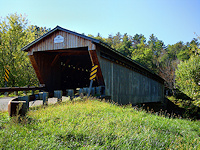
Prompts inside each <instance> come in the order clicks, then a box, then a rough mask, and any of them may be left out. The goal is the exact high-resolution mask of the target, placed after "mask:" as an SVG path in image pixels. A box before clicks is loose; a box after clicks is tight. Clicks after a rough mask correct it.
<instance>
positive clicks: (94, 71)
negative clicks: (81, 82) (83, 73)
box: [88, 65, 98, 97]
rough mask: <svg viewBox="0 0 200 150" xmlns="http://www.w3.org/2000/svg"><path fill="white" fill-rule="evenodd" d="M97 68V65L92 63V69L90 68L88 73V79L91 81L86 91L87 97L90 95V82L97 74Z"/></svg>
mask: <svg viewBox="0 0 200 150" xmlns="http://www.w3.org/2000/svg"><path fill="white" fill-rule="evenodd" d="M97 68H98V65H93V66H92V69H91V73H90V80H91V81H90V87H89V91H88V97H89V96H90V92H91V90H92V83H93V81H94V80H95V78H96V75H97Z"/></svg>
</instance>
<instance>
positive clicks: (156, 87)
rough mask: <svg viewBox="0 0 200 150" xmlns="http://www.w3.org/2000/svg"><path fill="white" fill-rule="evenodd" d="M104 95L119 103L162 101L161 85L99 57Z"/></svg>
mask: <svg viewBox="0 0 200 150" xmlns="http://www.w3.org/2000/svg"><path fill="white" fill-rule="evenodd" d="M99 63H100V66H101V70H102V74H103V77H104V82H105V89H106V95H110V96H111V98H112V100H114V101H116V102H118V103H120V104H128V103H133V104H136V103H145V102H162V101H163V99H164V97H163V94H162V93H163V85H162V84H161V83H159V82H157V81H155V80H153V79H150V78H148V77H146V76H144V75H142V74H139V73H136V72H134V71H133V70H130V69H128V68H125V67H123V66H121V65H118V64H116V63H113V62H111V61H109V60H107V59H105V58H102V57H100V58H99Z"/></svg>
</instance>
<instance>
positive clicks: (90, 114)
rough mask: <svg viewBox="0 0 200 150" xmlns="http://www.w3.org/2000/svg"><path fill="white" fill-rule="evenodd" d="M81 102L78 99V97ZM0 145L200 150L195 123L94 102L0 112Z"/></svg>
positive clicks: (199, 124) (198, 125) (199, 126)
mask: <svg viewBox="0 0 200 150" xmlns="http://www.w3.org/2000/svg"><path fill="white" fill-rule="evenodd" d="M81 100H82V99H81ZM0 120H1V122H0V148H1V149H9V148H10V149H200V122H199V121H190V120H183V119H178V118H176V119H172V118H166V117H163V116H162V115H158V114H157V115H156V114H151V113H146V112H145V111H143V110H137V109H134V108H132V107H123V106H118V105H115V104H111V103H107V102H100V101H97V100H86V101H72V102H67V103H62V104H60V105H52V106H49V107H44V108H40V109H38V110H37V109H36V110H31V111H29V113H28V114H27V116H26V118H21V121H19V119H16V118H12V119H10V118H9V117H8V114H7V113H1V114H0Z"/></svg>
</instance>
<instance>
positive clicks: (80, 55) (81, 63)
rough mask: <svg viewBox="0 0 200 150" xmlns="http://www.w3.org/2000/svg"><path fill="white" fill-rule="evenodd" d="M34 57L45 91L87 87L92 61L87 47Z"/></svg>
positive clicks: (95, 84)
mask: <svg viewBox="0 0 200 150" xmlns="http://www.w3.org/2000/svg"><path fill="white" fill-rule="evenodd" d="M36 55H37V56H36ZM34 56H36V57H37V62H38V63H39V68H40V72H41V76H42V79H43V82H44V84H45V87H46V89H47V91H49V92H52V91H53V90H63V91H66V89H76V88H83V87H89V85H90V80H89V77H90V71H91V68H92V61H91V58H90V55H89V51H88V47H81V48H73V49H66V50H49V51H46V52H36V53H34ZM95 86H98V83H97V81H96V80H95V81H94V82H93V87H95Z"/></svg>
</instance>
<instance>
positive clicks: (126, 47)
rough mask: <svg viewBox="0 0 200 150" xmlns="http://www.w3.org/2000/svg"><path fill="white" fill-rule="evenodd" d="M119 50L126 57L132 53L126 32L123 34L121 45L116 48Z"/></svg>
mask: <svg viewBox="0 0 200 150" xmlns="http://www.w3.org/2000/svg"><path fill="white" fill-rule="evenodd" d="M117 50H118V51H119V52H121V53H122V54H123V55H125V56H127V57H131V53H132V42H131V40H130V39H129V37H128V35H127V33H125V34H124V36H123V38H122V42H121V46H120V47H119V48H118V49H117Z"/></svg>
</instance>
